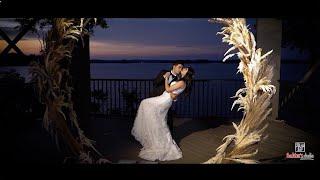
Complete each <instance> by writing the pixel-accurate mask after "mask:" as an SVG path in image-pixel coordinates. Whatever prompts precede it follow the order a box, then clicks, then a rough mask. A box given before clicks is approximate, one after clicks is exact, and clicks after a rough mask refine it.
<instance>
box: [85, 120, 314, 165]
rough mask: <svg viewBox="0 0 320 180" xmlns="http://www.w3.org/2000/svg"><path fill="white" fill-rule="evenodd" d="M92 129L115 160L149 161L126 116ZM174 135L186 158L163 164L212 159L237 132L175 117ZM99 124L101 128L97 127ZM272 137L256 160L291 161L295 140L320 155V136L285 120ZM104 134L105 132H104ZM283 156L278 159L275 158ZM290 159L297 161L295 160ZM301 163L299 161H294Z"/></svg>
mask: <svg viewBox="0 0 320 180" xmlns="http://www.w3.org/2000/svg"><path fill="white" fill-rule="evenodd" d="M94 121H99V122H95V123H93V125H92V127H91V129H92V132H91V135H92V138H93V139H95V141H96V146H97V149H99V150H100V151H101V152H102V153H103V154H104V155H105V156H106V157H107V158H109V159H110V160H112V161H113V162H115V163H116V162H125V161H127V162H129V163H130V162H131V163H135V162H140V163H148V162H147V161H143V160H142V159H140V158H139V157H138V153H139V150H140V148H141V145H140V144H139V143H138V142H137V141H135V140H134V139H133V137H132V136H131V135H130V130H131V127H132V124H131V123H128V121H126V120H124V119H111V120H105V119H96V120H94ZM174 123H175V124H174V126H175V128H174V134H173V138H174V139H175V140H176V142H177V144H178V145H179V146H180V148H181V150H182V153H183V158H181V159H179V160H175V161H166V162H160V163H163V164H170V163H178V164H199V163H203V162H205V161H206V160H208V159H209V158H210V157H212V156H214V155H215V153H216V148H217V147H218V146H220V145H221V143H222V139H223V137H225V136H226V135H228V134H233V133H234V128H233V126H232V125H231V123H226V124H221V125H218V126H216V127H210V126H208V124H207V123H205V122H204V121H201V120H192V119H174ZM97 126H98V127H97ZM267 133H268V134H269V138H268V139H266V140H265V141H264V142H262V143H261V144H260V148H259V153H258V154H257V155H256V159H259V160H262V161H261V162H262V163H275V162H278V163H287V162H288V161H285V159H284V157H285V154H286V153H287V152H289V153H291V152H294V143H295V142H301V141H302V142H305V143H306V152H311V153H313V154H314V155H315V157H317V154H316V153H317V152H319V151H318V148H319V139H318V138H317V137H315V136H312V135H310V134H308V133H306V132H304V131H302V130H300V129H297V128H294V127H291V126H289V125H287V124H285V123H281V122H273V123H271V124H270V126H269V127H268V129H267ZM101 134H103V135H101ZM275 157H279V159H278V161H275V159H273V160H272V161H271V160H268V159H271V158H275ZM290 162H293V161H292V160H291V161H290ZM295 162H300V161H299V160H294V163H295Z"/></svg>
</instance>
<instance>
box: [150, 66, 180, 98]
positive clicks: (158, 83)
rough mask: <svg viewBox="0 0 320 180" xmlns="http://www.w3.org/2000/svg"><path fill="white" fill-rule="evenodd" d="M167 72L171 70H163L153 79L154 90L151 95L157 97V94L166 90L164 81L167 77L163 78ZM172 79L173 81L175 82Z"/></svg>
mask: <svg viewBox="0 0 320 180" xmlns="http://www.w3.org/2000/svg"><path fill="white" fill-rule="evenodd" d="M167 72H170V71H168V70H161V71H160V72H159V73H158V75H157V77H156V78H155V79H154V80H153V90H152V92H151V94H150V97H155V96H160V95H161V94H162V93H163V92H164V91H165V89H166V88H165V85H164V82H165V79H164V78H163V75H164V74H165V73H167ZM178 78H179V77H177V79H176V80H178ZM176 80H173V81H176ZM173 81H171V82H173Z"/></svg>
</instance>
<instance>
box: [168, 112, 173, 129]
mask: <svg viewBox="0 0 320 180" xmlns="http://www.w3.org/2000/svg"><path fill="white" fill-rule="evenodd" d="M167 117H168V119H167V123H168V126H169V130H170V133H171V135H172V134H173V112H172V107H170V109H169V111H168V116H167Z"/></svg>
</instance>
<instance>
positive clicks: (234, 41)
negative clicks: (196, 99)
mask: <svg viewBox="0 0 320 180" xmlns="http://www.w3.org/2000/svg"><path fill="white" fill-rule="evenodd" d="M209 22H212V23H216V22H217V23H222V24H224V25H225V26H224V27H223V28H222V29H221V30H222V31H221V32H218V33H217V34H221V35H223V36H224V37H223V38H222V42H226V43H228V44H229V45H231V48H230V49H229V50H227V52H226V53H225V54H224V55H225V58H224V59H223V61H226V60H227V59H228V58H231V57H232V56H234V55H237V56H238V58H239V59H240V63H239V66H238V72H237V73H239V72H240V73H242V74H243V78H244V83H245V88H241V89H239V90H238V91H237V92H236V93H235V96H233V98H236V100H235V101H234V103H233V105H232V107H231V110H232V109H233V107H234V106H235V105H239V108H238V111H239V110H243V117H242V120H241V122H240V124H239V125H236V124H235V123H232V124H233V127H234V128H235V130H236V132H235V134H231V135H227V136H226V137H224V138H223V141H224V143H223V144H222V145H221V146H219V147H218V148H217V154H216V155H215V156H214V157H212V158H210V159H209V160H208V161H206V162H204V163H205V164H212V163H246V164H247V163H248V164H252V163H259V161H257V160H255V159H254V158H253V157H254V156H255V155H256V154H257V153H258V147H257V145H258V144H259V142H261V140H263V139H265V138H266V137H267V135H265V134H264V131H265V129H266V128H267V127H268V121H269V120H268V116H269V114H270V113H271V111H272V108H271V107H270V102H271V98H272V96H273V95H274V94H275V92H276V87H275V86H274V85H272V84H271V80H272V77H273V66H272V65H271V64H270V63H269V61H268V60H267V57H268V55H270V54H271V53H272V50H271V51H269V52H267V53H265V54H263V53H262V49H261V48H258V49H257V48H256V41H255V37H254V35H253V34H252V33H251V32H250V31H249V29H248V27H247V26H246V23H245V20H244V19H238V18H232V19H229V18H228V19H222V18H213V19H210V20H209ZM236 50H237V52H234V51H236ZM231 52H233V53H231Z"/></svg>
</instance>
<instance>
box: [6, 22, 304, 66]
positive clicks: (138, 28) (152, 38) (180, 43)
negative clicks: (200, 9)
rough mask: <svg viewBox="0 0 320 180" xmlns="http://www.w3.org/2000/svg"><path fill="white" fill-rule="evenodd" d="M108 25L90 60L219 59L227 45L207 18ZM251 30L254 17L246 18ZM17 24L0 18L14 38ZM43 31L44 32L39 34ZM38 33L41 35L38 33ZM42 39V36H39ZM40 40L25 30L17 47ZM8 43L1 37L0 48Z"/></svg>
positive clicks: (95, 39) (291, 54) (97, 35)
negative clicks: (14, 28)
mask: <svg viewBox="0 0 320 180" xmlns="http://www.w3.org/2000/svg"><path fill="white" fill-rule="evenodd" d="M106 20H107V23H108V25H109V26H110V28H108V29H101V28H100V27H97V28H95V30H94V31H95V32H94V36H92V37H91V39H90V55H91V59H103V60H121V59H150V60H152V59H155V60H167V59H168V60H170V59H177V58H179V59H209V60H221V59H222V58H223V54H224V52H225V51H226V50H227V48H228V46H227V45H226V44H225V43H222V42H221V36H217V35H216V33H217V32H218V31H219V30H220V28H221V26H220V25H217V24H211V23H209V22H208V18H110V19H106ZM247 23H248V24H249V25H250V26H249V27H251V28H252V31H255V30H254V27H253V25H254V24H255V19H247ZM16 25H17V24H16V23H14V22H13V21H12V19H7V18H2V19H0V28H2V30H4V31H5V32H7V34H8V35H9V37H10V38H11V39H13V38H14V37H15V35H16V33H17V31H15V30H13V27H14V26H16ZM42 34H43V33H42ZM42 34H40V37H41V35H42ZM40 39H41V38H40ZM40 39H39V38H38V36H37V35H35V34H31V33H28V34H27V35H26V36H25V37H24V38H23V39H22V40H21V41H19V43H18V44H17V46H18V47H19V48H20V49H21V50H22V51H23V52H24V53H25V54H38V53H39V51H40V48H41V46H40V42H39V41H40ZM6 45H7V43H6V42H5V41H4V40H0V51H2V50H3V49H4V48H5V46H6ZM305 57H306V55H304V54H299V53H297V52H296V51H292V50H289V49H283V58H285V59H290V58H305Z"/></svg>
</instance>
